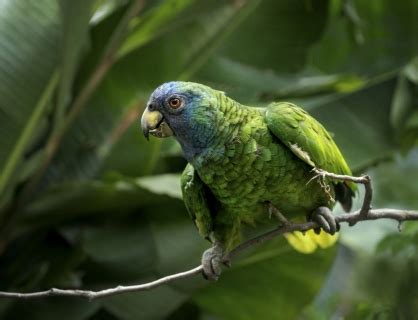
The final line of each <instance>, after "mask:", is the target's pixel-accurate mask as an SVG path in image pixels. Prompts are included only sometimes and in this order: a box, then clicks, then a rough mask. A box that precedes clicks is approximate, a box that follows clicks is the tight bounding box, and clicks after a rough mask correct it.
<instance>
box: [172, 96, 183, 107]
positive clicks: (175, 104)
mask: <svg viewBox="0 0 418 320" xmlns="http://www.w3.org/2000/svg"><path fill="white" fill-rule="evenodd" d="M168 104H169V106H170V108H172V109H178V108H180V107H181V106H182V104H183V103H182V102H181V100H180V99H179V98H170V99H169V100H168Z"/></svg>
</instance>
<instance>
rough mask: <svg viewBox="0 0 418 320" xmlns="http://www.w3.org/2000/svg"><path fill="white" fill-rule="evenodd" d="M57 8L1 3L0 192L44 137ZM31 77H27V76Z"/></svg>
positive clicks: (44, 3)
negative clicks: (32, 148) (41, 137)
mask: <svg viewBox="0 0 418 320" xmlns="http://www.w3.org/2000/svg"><path fill="white" fill-rule="evenodd" d="M60 27H61V26H60V21H59V19H58V3H57V2H56V1H53V0H41V1H36V2H17V1H10V0H9V1H7V0H5V1H2V3H1V10H0V29H1V30H2V32H1V34H0V43H1V50H0V96H1V99H0V113H1V114H2V116H1V118H0V119H1V120H0V145H1V148H0V172H1V178H0V193H1V194H2V195H3V194H4V191H5V190H6V187H7V188H9V189H13V188H12V187H13V185H14V183H9V182H10V181H11V179H13V178H14V177H15V174H16V171H17V170H18V168H19V165H20V164H21V162H22V160H23V158H24V157H25V156H26V152H27V151H28V148H29V147H30V146H31V144H32V143H35V141H33V138H34V137H37V136H38V135H39V134H41V133H42V132H43V129H45V126H42V122H43V121H45V116H46V111H47V107H48V102H49V98H50V96H51V94H52V92H53V89H54V87H55V85H56V74H55V73H54V70H55V68H56V65H57V62H58V52H59V51H58V48H59V37H60ZM28 75H29V76H28Z"/></svg>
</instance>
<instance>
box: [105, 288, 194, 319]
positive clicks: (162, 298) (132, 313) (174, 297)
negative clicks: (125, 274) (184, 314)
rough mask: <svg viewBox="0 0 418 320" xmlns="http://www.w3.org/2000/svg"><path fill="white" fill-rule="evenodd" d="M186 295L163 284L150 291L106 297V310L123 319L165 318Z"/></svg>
mask: <svg viewBox="0 0 418 320" xmlns="http://www.w3.org/2000/svg"><path fill="white" fill-rule="evenodd" d="M186 299H187V296H185V295H184V294H182V293H181V292H179V291H177V290H174V289H172V288H170V287H167V286H163V287H159V288H156V289H153V290H152V291H144V292H137V293H129V294H125V295H121V296H115V297H111V298H106V299H105V302H104V307H105V308H106V310H108V311H109V312H111V313H112V314H114V315H116V316H117V317H118V318H120V319H124V320H131V319H132V320H137V319H147V320H152V319H155V320H158V319H164V318H166V317H167V316H168V315H169V314H170V313H171V312H173V311H174V310H175V309H176V308H177V307H178V306H180V304H182V303H183V302H184V301H185V300H186Z"/></svg>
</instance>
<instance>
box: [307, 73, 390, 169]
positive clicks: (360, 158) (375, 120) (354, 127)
mask: <svg viewBox="0 0 418 320" xmlns="http://www.w3.org/2000/svg"><path fill="white" fill-rule="evenodd" d="M395 86H396V77H395V76H393V75H391V76H386V77H385V78H383V79H378V80H376V81H375V82H374V83H371V84H369V85H368V86H366V87H365V88H363V89H361V90H358V91H355V92H353V93H349V94H344V95H336V96H334V97H331V99H330V100H329V101H327V102H326V101H322V102H320V103H314V104H313V105H310V104H309V101H308V100H305V101H303V102H302V103H301V105H303V106H305V107H308V108H307V109H308V110H309V112H310V113H311V114H312V115H313V116H314V117H315V118H316V119H318V120H319V121H320V122H321V123H322V124H323V125H324V126H325V128H326V129H327V130H328V131H330V132H331V133H332V134H333V138H334V139H335V141H336V142H337V145H338V146H339V147H340V148H341V150H342V152H343V154H344V156H345V158H346V160H347V161H348V164H349V165H350V167H351V169H352V170H353V171H354V172H361V171H362V170H364V168H366V167H368V166H370V165H372V164H374V163H376V162H379V161H381V160H383V159H387V158H388V157H391V156H392V155H393V154H394V151H395V150H396V148H397V145H396V143H395V137H394V134H393V131H392V127H391V124H390V111H391V107H392V104H391V100H392V97H393V94H394V90H395ZM353 133H355V134H354V135H353Z"/></svg>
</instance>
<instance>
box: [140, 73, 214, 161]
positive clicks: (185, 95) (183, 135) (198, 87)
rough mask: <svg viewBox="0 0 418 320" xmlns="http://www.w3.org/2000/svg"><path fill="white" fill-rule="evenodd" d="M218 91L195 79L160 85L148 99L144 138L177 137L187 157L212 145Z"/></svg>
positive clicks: (142, 122) (143, 119) (142, 123)
mask: <svg viewBox="0 0 418 320" xmlns="http://www.w3.org/2000/svg"><path fill="white" fill-rule="evenodd" d="M219 94H221V93H220V92H219V91H216V90H213V89H211V88H209V87H207V86H204V85H202V84H198V83H193V82H181V81H173V82H167V83H164V84H162V85H161V86H159V87H158V88H157V89H156V90H155V91H154V92H153V93H152V94H151V97H150V99H149V101H148V105H147V108H146V109H145V111H144V113H143V115H142V119H141V127H142V130H143V132H144V135H145V137H147V138H148V135H149V134H152V135H154V136H156V137H160V138H163V137H168V136H172V135H173V136H174V137H175V138H176V139H177V140H178V141H179V142H180V144H181V146H182V148H183V151H184V153H185V156H186V158H190V157H193V156H194V155H196V154H198V153H199V152H201V151H202V150H204V149H205V148H207V147H209V146H210V144H211V142H212V141H213V139H214V137H215V135H216V126H217V119H218V117H219V115H220V114H219V108H218V104H219V102H218V101H219V100H218V95H219Z"/></svg>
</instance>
